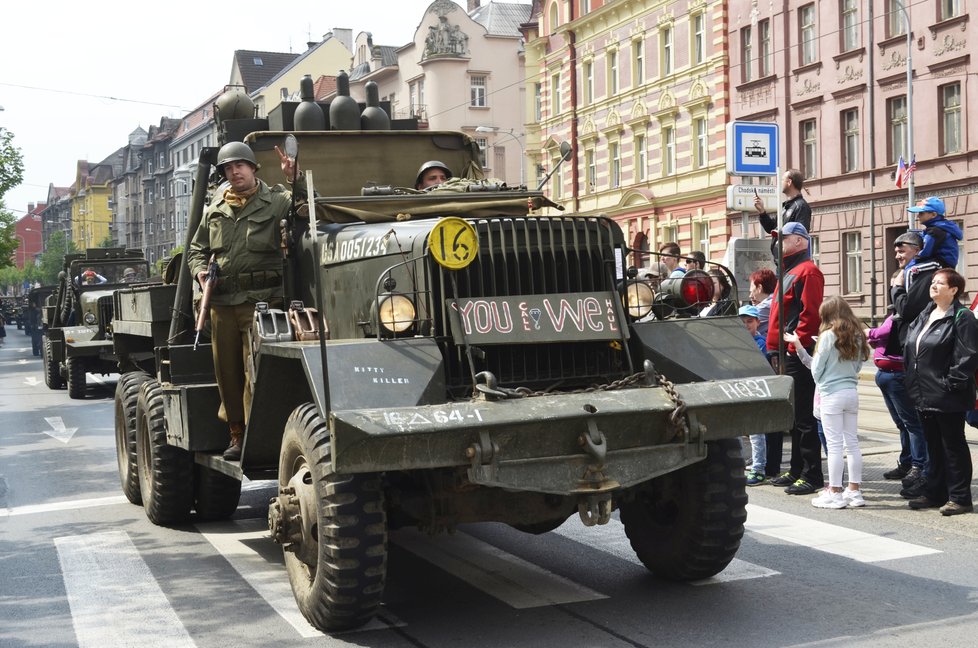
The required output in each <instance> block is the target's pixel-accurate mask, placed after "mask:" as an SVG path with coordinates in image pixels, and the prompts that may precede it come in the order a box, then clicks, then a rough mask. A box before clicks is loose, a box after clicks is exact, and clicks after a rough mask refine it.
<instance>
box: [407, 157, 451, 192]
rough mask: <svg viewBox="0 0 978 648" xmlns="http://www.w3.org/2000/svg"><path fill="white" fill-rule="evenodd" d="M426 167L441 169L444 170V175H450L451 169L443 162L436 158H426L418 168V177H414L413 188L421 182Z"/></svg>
mask: <svg viewBox="0 0 978 648" xmlns="http://www.w3.org/2000/svg"><path fill="white" fill-rule="evenodd" d="M428 169H441V170H442V171H444V172H445V176H446V177H449V178H451V177H452V170H451V169H449V168H448V167H447V166H446V165H445V163H444V162H439V161H438V160H428V161H427V162H425V163H424V164H422V165H421V168H419V169H418V177H417V178H415V179H414V186H415V188H417V186H418V185H420V184H421V176H423V175H424V172H425V171H427V170H428Z"/></svg>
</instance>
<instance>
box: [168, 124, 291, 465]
mask: <svg viewBox="0 0 978 648" xmlns="http://www.w3.org/2000/svg"><path fill="white" fill-rule="evenodd" d="M275 152H276V153H278V155H279V159H280V160H281V166H282V172H283V173H284V174H285V177H286V179H287V180H291V179H292V178H293V177H294V175H295V174H296V173H297V172H298V168H297V167H296V165H295V160H293V159H292V158H289V157H287V156H286V155H285V154H284V153H283V152H282V151H281V150H280V149H279V147H277V146H276V147H275ZM216 166H217V169H218V172H219V173H220V174H221V175H222V176H224V179H225V180H226V184H222V185H221V187H219V188H218V193H217V194H216V195H215V196H214V198H213V199H212V200H211V203H210V205H209V206H208V207H207V209H206V211H205V212H204V216H203V218H202V219H201V221H200V226H199V227H198V228H197V231H196V232H195V233H194V237H193V240H192V241H191V243H190V248H189V250H188V253H187V264H188V265H189V266H190V270H191V272H192V273H193V275H194V276H195V277H197V280H198V281H199V282H200V284H201V286H203V285H204V282H205V281H206V277H207V266H208V262H209V261H210V258H211V256H212V255H213V256H214V257H215V259H216V261H217V265H218V267H219V269H220V270H219V283H218V284H217V286H216V287H215V289H214V291H213V293H212V296H211V302H210V318H211V353H212V354H213V357H214V372H215V374H216V377H217V387H218V391H219V392H220V395H221V406H220V408H219V409H218V417H219V418H220V419H221V420H223V421H225V422H227V424H228V427H229V429H230V436H231V442H230V445H229V446H228V448H227V450H225V451H224V458H225V459H227V460H229V461H239V460H240V459H241V441H242V437H243V436H244V429H245V425H246V424H247V413H248V411H249V410H250V409H251V386H250V381H249V380H248V376H247V375H246V370H247V367H246V366H245V363H244V358H245V357H247V355H248V353H249V352H250V348H249V340H248V331H249V330H250V329H251V323H252V318H253V317H254V312H255V304H256V303H257V302H267V303H268V304H269V305H270V306H271V307H272V308H281V307H282V305H283V304H282V301H283V297H282V294H283V291H282V271H281V267H282V256H281V253H280V251H279V250H280V236H281V235H280V231H279V223H280V221H281V220H282V219H283V218H285V217H286V216H287V215H288V212H289V209H290V207H291V204H292V197H291V195H290V194H289V192H288V191H287V190H286V189H285V188H284V187H282V186H281V185H278V186H275V187H270V186H268V185H267V184H265V182H263V181H262V180H260V179H259V178H258V177H257V172H258V169H259V165H258V161H257V160H256V159H255V154H254V152H253V151H252V150H251V147H250V146H248V145H247V144H245V143H243V142H228V143H227V144H225V145H224V146H222V147H221V149H220V150H219V151H218V153H217V165H216Z"/></svg>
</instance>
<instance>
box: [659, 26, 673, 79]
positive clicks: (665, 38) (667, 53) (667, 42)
mask: <svg viewBox="0 0 978 648" xmlns="http://www.w3.org/2000/svg"><path fill="white" fill-rule="evenodd" d="M659 43H660V49H661V50H662V51H661V58H662V61H661V69H662V74H663V75H666V74H672V28H671V27H663V28H662V31H660V32H659Z"/></svg>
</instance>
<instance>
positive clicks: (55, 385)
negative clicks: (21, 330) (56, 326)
mask: <svg viewBox="0 0 978 648" xmlns="http://www.w3.org/2000/svg"><path fill="white" fill-rule="evenodd" d="M41 346H42V349H43V352H44V384H45V385H47V386H48V389H61V388H62V387H64V379H63V378H62V377H61V367H60V366H59V365H60V363H59V362H58V361H57V360H55V359H54V352H53V350H52V349H51V339H50V338H49V337H48V336H46V335H45V336H44V338H43V342H42V344H41Z"/></svg>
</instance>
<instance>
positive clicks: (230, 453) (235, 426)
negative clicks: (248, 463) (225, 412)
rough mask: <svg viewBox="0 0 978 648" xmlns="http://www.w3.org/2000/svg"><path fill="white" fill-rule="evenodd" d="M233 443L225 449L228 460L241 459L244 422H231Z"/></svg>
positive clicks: (225, 456)
mask: <svg viewBox="0 0 978 648" xmlns="http://www.w3.org/2000/svg"><path fill="white" fill-rule="evenodd" d="M229 427H230V428H231V445H229V446H228V449H227V450H225V451H224V458H225V459H226V460H227V461H241V440H242V439H243V438H244V424H243V423H231V425H230V426H229Z"/></svg>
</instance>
